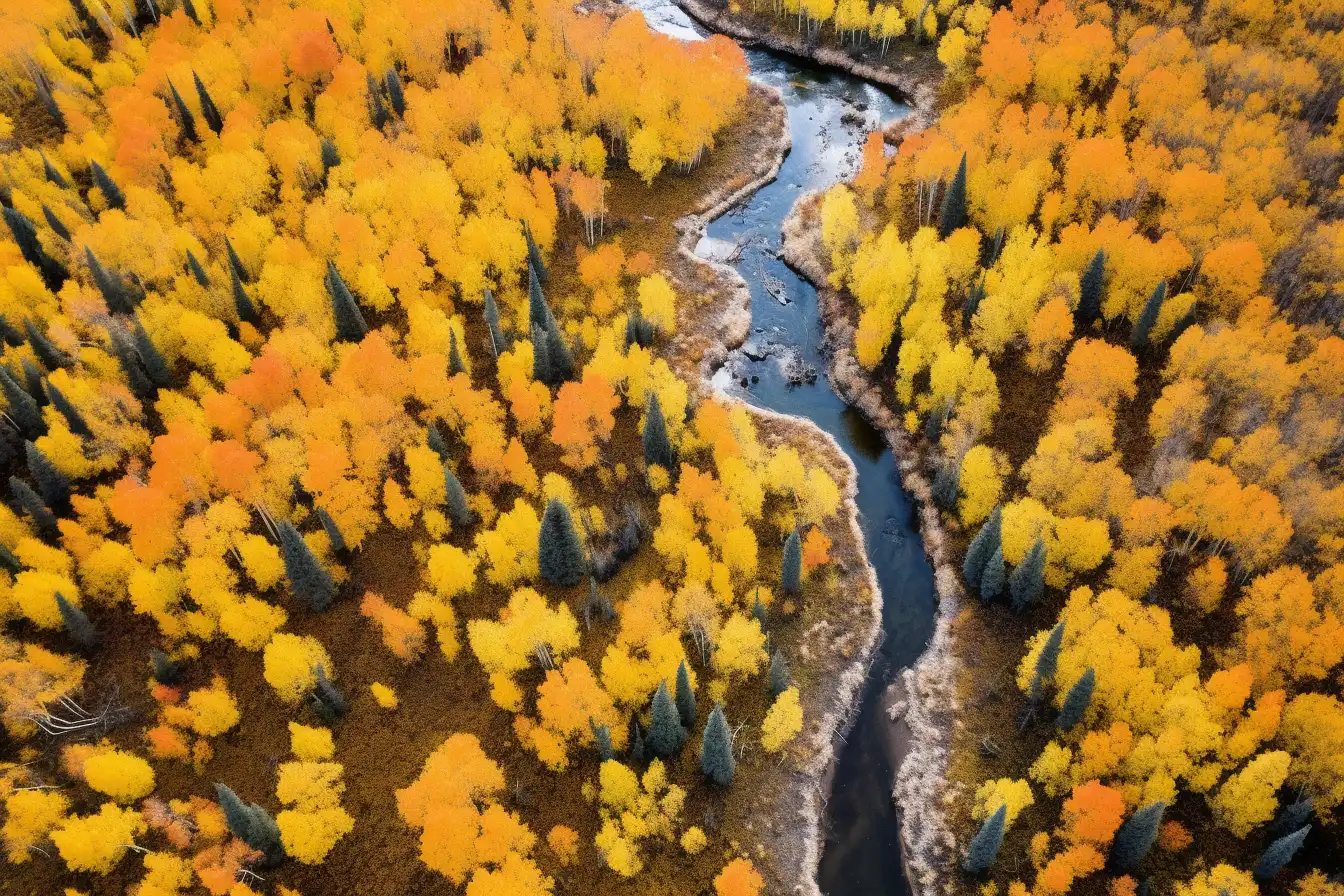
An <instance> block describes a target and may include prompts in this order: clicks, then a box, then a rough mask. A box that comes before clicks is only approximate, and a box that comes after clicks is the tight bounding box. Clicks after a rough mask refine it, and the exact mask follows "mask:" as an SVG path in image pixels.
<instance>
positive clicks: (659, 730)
mask: <svg viewBox="0 0 1344 896" xmlns="http://www.w3.org/2000/svg"><path fill="white" fill-rule="evenodd" d="M647 743H648V746H649V749H650V750H652V751H653V753H654V755H655V756H662V757H664V758H666V757H668V756H671V755H672V754H674V753H676V752H677V751H678V750H680V749H681V747H682V745H683V744H684V743H686V729H685V728H683V727H682V726H681V716H680V714H679V713H678V712H677V705H676V704H675V703H673V702H672V697H671V695H669V694H668V693H667V682H666V681H662V682H659V683H658V690H656V691H654V694H653V709H652V711H651V716H650V718H649V736H648V739H647Z"/></svg>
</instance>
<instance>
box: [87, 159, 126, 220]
mask: <svg viewBox="0 0 1344 896" xmlns="http://www.w3.org/2000/svg"><path fill="white" fill-rule="evenodd" d="M89 171H90V172H91V173H92V175H93V185H94V186H95V187H97V188H98V189H99V190H100V191H101V192H102V194H103V198H104V199H106V200H107V207H108V208H119V209H121V210H123V211H125V209H126V194H125V193H123V192H121V187H119V186H117V182H116V181H114V180H113V179H112V178H111V177H110V176H109V175H108V173H107V172H106V171H104V170H103V166H102V165H99V164H98V163H97V162H89Z"/></svg>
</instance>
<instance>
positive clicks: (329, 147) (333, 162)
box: [321, 137, 341, 181]
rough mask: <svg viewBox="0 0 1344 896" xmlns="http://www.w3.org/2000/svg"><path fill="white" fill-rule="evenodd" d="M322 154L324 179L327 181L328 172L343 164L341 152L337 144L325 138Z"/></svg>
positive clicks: (323, 139)
mask: <svg viewBox="0 0 1344 896" xmlns="http://www.w3.org/2000/svg"><path fill="white" fill-rule="evenodd" d="M321 153H322V178H323V180H324V181H325V180H326V177H327V172H328V171H330V170H331V169H333V168H335V167H336V166H337V165H339V164H341V151H340V150H339V149H337V148H336V144H335V143H332V142H331V140H329V139H328V138H326V137H323V138H322V148H321Z"/></svg>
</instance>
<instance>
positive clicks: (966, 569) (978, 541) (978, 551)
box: [961, 507, 1003, 588]
mask: <svg viewBox="0 0 1344 896" xmlns="http://www.w3.org/2000/svg"><path fill="white" fill-rule="evenodd" d="M1002 531H1003V508H1002V507H995V508H994V509H993V510H992V511H990V514H989V519H987V520H985V522H984V525H982V526H981V527H980V531H979V532H977V533H975V538H973V539H971V546H970V547H969V548H967V549H966V559H965V560H964V561H962V564H961V575H962V578H964V579H965V580H966V587H968V588H974V587H976V586H977V585H979V584H980V580H981V579H983V578H984V575H985V566H986V564H988V563H989V558H990V557H992V556H994V552H995V551H999V550H1000V549H1001V545H1000V533H1001V532H1002ZM1000 556H1002V554H1000Z"/></svg>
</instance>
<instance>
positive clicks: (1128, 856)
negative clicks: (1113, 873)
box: [1110, 802, 1167, 874]
mask: <svg viewBox="0 0 1344 896" xmlns="http://www.w3.org/2000/svg"><path fill="white" fill-rule="evenodd" d="M1166 809H1167V804H1166V803H1162V802H1158V803H1151V804H1149V805H1147V806H1144V807H1143V808H1141V809H1137V810H1135V812H1134V814H1133V815H1131V816H1129V818H1127V819H1125V823H1124V824H1122V825H1120V830H1118V831H1116V833H1115V841H1114V842H1112V843H1111V858H1110V863H1111V867H1112V868H1114V869H1116V870H1117V871H1123V872H1124V873H1125V874H1132V873H1133V872H1135V871H1137V870H1139V864H1140V863H1141V862H1142V861H1143V860H1144V858H1145V857H1146V856H1147V855H1148V851H1149V850H1151V849H1152V848H1153V844H1154V843H1156V842H1157V832H1158V829H1159V828H1160V827H1161V826H1162V813H1163V812H1165V811H1166Z"/></svg>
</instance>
